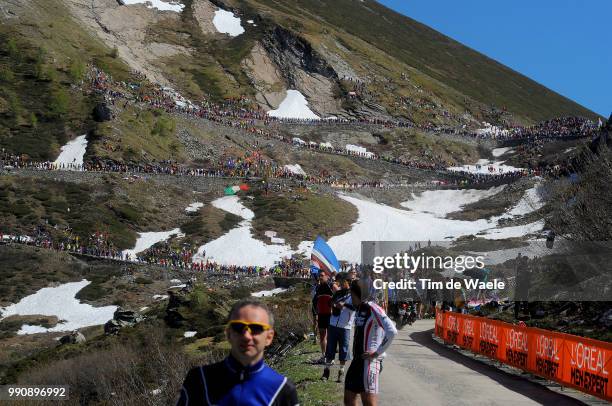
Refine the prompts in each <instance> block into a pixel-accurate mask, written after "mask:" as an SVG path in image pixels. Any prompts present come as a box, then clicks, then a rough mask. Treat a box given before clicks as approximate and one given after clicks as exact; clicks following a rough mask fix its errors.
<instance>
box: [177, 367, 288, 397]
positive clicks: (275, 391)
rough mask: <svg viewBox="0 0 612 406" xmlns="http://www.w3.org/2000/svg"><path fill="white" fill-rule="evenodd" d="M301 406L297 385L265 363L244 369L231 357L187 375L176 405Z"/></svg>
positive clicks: (198, 368) (194, 370) (195, 369)
mask: <svg viewBox="0 0 612 406" xmlns="http://www.w3.org/2000/svg"><path fill="white" fill-rule="evenodd" d="M194 405H198V406H199V405H219V406H226V405H228V406H229V405H232V406H235V405H236V406H238V405H245V406H246V405H249V406H251V405H253V406H256V405H273V406H296V405H298V398H297V391H296V390H295V385H294V384H293V383H292V382H291V381H289V380H288V379H287V378H286V377H284V376H283V375H281V374H279V373H278V372H276V371H275V370H273V369H272V368H270V367H269V366H267V365H266V364H265V363H264V362H263V360H261V361H259V362H258V363H256V364H255V365H249V366H246V367H244V366H242V364H240V363H239V362H238V361H236V359H234V358H233V357H232V356H231V355H230V356H229V357H227V358H225V359H224V360H223V361H221V362H217V363H216V364H211V365H205V366H201V367H196V368H193V369H191V370H190V371H189V373H187V377H186V378H185V382H184V383H183V387H182V389H181V396H180V398H179V400H178V403H177V406H194Z"/></svg>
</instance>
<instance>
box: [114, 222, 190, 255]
mask: <svg viewBox="0 0 612 406" xmlns="http://www.w3.org/2000/svg"><path fill="white" fill-rule="evenodd" d="M180 235H181V229H180V228H175V229H174V230H170V231H152V232H148V233H139V237H138V239H137V240H136V246H135V247H134V248H132V249H131V250H125V251H123V255H124V256H125V255H126V254H129V255H130V258H131V259H132V260H134V259H135V257H136V254H138V253H139V252H142V251H145V250H147V249H149V248H151V247H152V246H154V245H155V244H157V243H158V242H161V241H166V240H168V239H169V238H170V237H172V236H180Z"/></svg>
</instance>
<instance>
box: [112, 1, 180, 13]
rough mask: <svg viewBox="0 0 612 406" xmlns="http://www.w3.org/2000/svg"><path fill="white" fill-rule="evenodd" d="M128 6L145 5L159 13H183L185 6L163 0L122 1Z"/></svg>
mask: <svg viewBox="0 0 612 406" xmlns="http://www.w3.org/2000/svg"><path fill="white" fill-rule="evenodd" d="M120 2H122V3H123V4H125V5H126V6H130V5H132V4H144V5H146V6H147V8H155V9H157V10H159V11H174V12H176V13H181V12H183V9H184V8H185V6H184V5H183V4H181V3H179V2H178V1H170V2H165V1H162V0H120Z"/></svg>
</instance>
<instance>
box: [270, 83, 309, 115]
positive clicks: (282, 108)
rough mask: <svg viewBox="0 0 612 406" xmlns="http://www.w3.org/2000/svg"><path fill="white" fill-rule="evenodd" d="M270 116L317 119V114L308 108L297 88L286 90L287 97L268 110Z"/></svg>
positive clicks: (306, 101)
mask: <svg viewBox="0 0 612 406" xmlns="http://www.w3.org/2000/svg"><path fill="white" fill-rule="evenodd" d="M268 115H269V116H270V117H276V118H295V119H302V120H318V119H319V116H317V115H316V114H315V113H313V111H312V110H310V109H309V108H308V100H306V97H304V95H303V94H302V93H300V92H299V91H298V90H287V97H285V99H284V100H283V101H282V102H281V104H280V105H279V106H278V109H276V110H270V111H269V112H268Z"/></svg>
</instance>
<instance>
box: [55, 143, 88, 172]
mask: <svg viewBox="0 0 612 406" xmlns="http://www.w3.org/2000/svg"><path fill="white" fill-rule="evenodd" d="M86 150H87V134H85V135H81V136H79V137H76V138H75V139H73V140H71V141H68V143H67V144H66V145H64V146H63V147H62V149H61V152H60V154H59V156H58V157H57V159H56V160H55V162H53V163H54V164H55V165H56V166H60V165H62V164H64V165H67V164H73V165H83V157H84V156H85V151H86ZM66 169H69V168H66Z"/></svg>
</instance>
